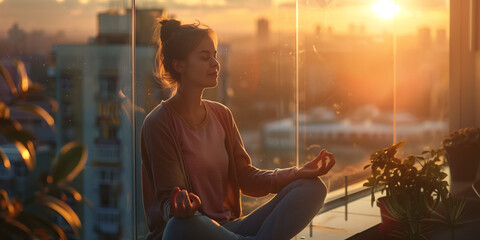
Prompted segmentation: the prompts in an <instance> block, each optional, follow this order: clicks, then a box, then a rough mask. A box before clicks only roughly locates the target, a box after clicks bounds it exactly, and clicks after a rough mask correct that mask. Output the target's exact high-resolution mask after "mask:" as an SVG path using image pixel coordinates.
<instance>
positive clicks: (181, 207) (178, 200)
mask: <svg viewBox="0 0 480 240" xmlns="http://www.w3.org/2000/svg"><path fill="white" fill-rule="evenodd" d="M201 205H202V201H200V198H199V197H198V196H197V195H195V194H193V193H189V192H187V190H180V188H179V187H174V188H173V189H172V194H171V197H170V214H171V215H172V216H174V217H177V218H187V217H191V216H193V214H195V212H196V211H197V210H198V209H199V208H200V206H201Z"/></svg>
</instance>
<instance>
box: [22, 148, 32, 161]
mask: <svg viewBox="0 0 480 240" xmlns="http://www.w3.org/2000/svg"><path fill="white" fill-rule="evenodd" d="M21 154H22V158H23V159H30V153H29V152H28V150H27V149H24V150H22V153H21Z"/></svg>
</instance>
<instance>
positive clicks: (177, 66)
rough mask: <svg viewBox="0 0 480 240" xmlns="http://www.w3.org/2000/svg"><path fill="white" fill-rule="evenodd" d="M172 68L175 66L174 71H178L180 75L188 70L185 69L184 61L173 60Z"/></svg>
mask: <svg viewBox="0 0 480 240" xmlns="http://www.w3.org/2000/svg"><path fill="white" fill-rule="evenodd" d="M172 66H173V69H175V71H177V72H178V73H180V74H182V73H184V72H185V69H186V68H185V62H184V61H181V60H177V59H173V61H172Z"/></svg>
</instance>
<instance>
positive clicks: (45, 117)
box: [12, 104, 55, 126]
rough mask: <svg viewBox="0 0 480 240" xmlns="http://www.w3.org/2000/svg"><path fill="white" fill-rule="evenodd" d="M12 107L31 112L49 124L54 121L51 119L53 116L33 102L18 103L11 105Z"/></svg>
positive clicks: (51, 124)
mask: <svg viewBox="0 0 480 240" xmlns="http://www.w3.org/2000/svg"><path fill="white" fill-rule="evenodd" d="M12 108H15V109H19V110H21V111H24V112H27V113H30V114H33V115H35V116H38V117H41V118H42V119H43V120H45V122H46V123H47V124H48V125H49V126H53V124H54V123H55V121H54V120H53V117H52V116H51V115H50V114H49V113H48V112H47V111H45V109H43V108H41V107H39V106H37V105H34V104H18V105H14V106H12Z"/></svg>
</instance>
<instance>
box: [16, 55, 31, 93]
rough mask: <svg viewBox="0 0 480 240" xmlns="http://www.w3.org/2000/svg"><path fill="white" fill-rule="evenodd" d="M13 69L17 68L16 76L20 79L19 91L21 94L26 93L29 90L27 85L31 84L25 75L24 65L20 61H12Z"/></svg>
mask: <svg viewBox="0 0 480 240" xmlns="http://www.w3.org/2000/svg"><path fill="white" fill-rule="evenodd" d="M14 64H15V67H16V68H17V72H18V75H19V77H20V90H21V91H22V93H26V92H27V91H28V88H29V84H30V83H31V82H32V81H30V78H29V77H28V75H27V70H26V69H25V64H24V63H23V62H22V61H20V60H15V61H14Z"/></svg>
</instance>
